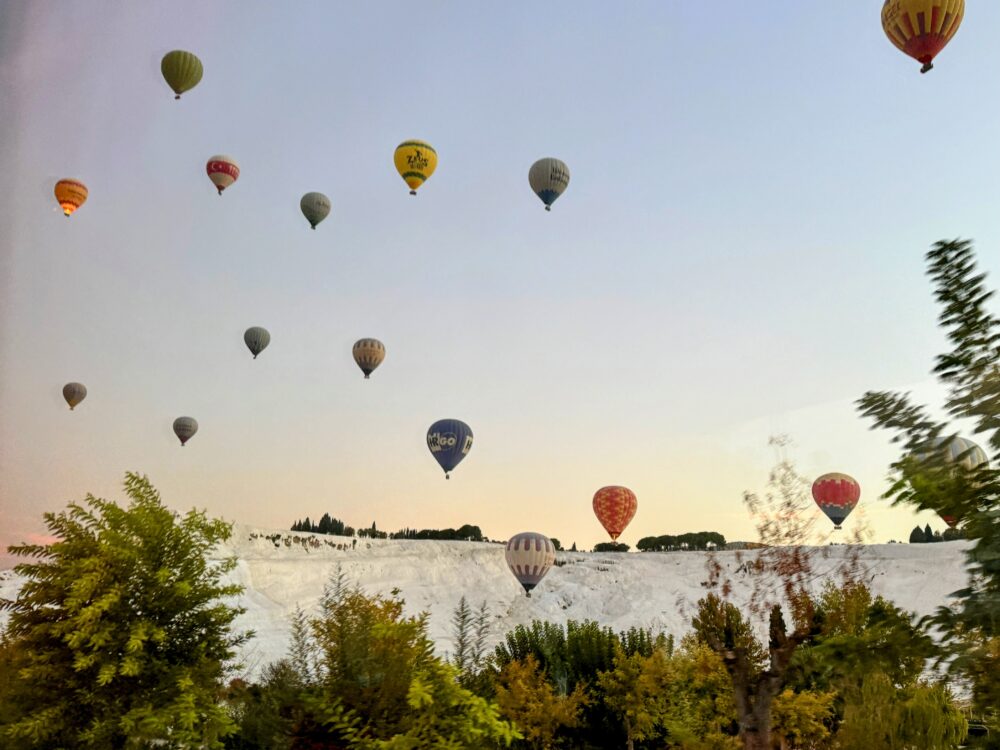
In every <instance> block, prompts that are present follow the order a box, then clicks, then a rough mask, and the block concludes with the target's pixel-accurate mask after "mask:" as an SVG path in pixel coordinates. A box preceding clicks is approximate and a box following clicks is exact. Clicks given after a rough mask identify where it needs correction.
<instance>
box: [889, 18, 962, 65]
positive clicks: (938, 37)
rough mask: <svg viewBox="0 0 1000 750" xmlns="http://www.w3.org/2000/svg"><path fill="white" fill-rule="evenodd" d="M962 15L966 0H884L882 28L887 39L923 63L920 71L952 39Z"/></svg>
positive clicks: (930, 63)
mask: <svg viewBox="0 0 1000 750" xmlns="http://www.w3.org/2000/svg"><path fill="white" fill-rule="evenodd" d="M964 15H965V0H885V4H884V5H883V6H882V29H883V30H884V31H885V33H886V36H888V37H889V41H891V42H892V43H893V44H895V45H896V47H898V48H899V49H900V50H902V51H903V52H905V53H906V54H907V55H909V56H910V57H912V58H914V59H915V60H918V61H920V62H922V63H923V67H921V68H920V72H921V73H926V72H927V71H928V70H930V69H931V68H933V67H934V65H933V64H932V62H931V61H932V60H933V59H934V57H935V56H936V55H937V54H938V53H939V52H940V51H941V50H942V49H944V47H945V45H946V44H948V42H950V41H951V38H952V37H953V36H955V32H956V31H958V27H959V25H961V23H962V17H963V16H964Z"/></svg>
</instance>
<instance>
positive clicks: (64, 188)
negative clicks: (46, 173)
mask: <svg viewBox="0 0 1000 750" xmlns="http://www.w3.org/2000/svg"><path fill="white" fill-rule="evenodd" d="M55 194H56V200H57V201H59V206H60V208H62V210H63V213H64V214H65V215H66V216H69V215H70V214H71V213H73V212H74V211H76V209H78V208H79V207H80V206H82V205H83V204H84V203H85V202H86V200H87V186H86V185H84V184H83V183H82V182H80V181H79V180H70V179H65V180H59V182H57V183H56V189H55Z"/></svg>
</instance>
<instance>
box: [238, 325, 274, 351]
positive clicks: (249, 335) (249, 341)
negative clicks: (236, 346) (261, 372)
mask: <svg viewBox="0 0 1000 750" xmlns="http://www.w3.org/2000/svg"><path fill="white" fill-rule="evenodd" d="M243 342H244V343H245V344H246V345H247V349H249V350H250V353H251V354H252V355H253V358H254V359H257V355H258V354H260V353H261V352H262V351H264V350H265V349H266V348H267V345H268V344H270V343H271V334H270V333H268V332H267V329H266V328H261V327H260V326H253V327H252V328H247V329H246V331H244V332H243Z"/></svg>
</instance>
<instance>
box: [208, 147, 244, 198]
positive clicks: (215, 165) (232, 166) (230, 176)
mask: <svg viewBox="0 0 1000 750" xmlns="http://www.w3.org/2000/svg"><path fill="white" fill-rule="evenodd" d="M205 171H206V172H208V179H210V180H211V181H212V184H213V185H215V187H216V189H217V190H218V191H219V195H222V191H223V190H225V189H226V188H227V187H229V186H230V185H232V184H233V183H234V182H236V180H238V179H239V177H240V165H239V164H237V163H236V159H234V158H233V157H231V156H226V155H225V154H217V155H215V156H213V157H212V158H211V159H209V160H208V164H206V165H205Z"/></svg>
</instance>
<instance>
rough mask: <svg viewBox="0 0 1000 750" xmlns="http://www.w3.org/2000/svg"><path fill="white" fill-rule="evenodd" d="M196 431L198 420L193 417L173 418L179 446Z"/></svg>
mask: <svg viewBox="0 0 1000 750" xmlns="http://www.w3.org/2000/svg"><path fill="white" fill-rule="evenodd" d="M197 431H198V420H196V419H195V418H194V417H177V419H175V420H174V434H175V435H176V436H177V437H178V438H180V441H181V447H182V448H183V447H184V443H186V442H187V441H188V440H190V439H191V438H193V437H194V434H195V433H196V432H197Z"/></svg>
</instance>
